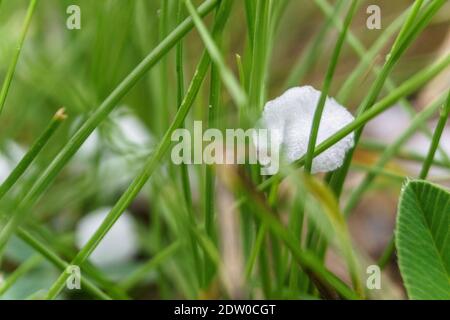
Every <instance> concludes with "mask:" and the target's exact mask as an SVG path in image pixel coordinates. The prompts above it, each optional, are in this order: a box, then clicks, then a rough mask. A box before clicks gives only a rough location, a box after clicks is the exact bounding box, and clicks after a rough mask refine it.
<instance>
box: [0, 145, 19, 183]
mask: <svg viewBox="0 0 450 320" xmlns="http://www.w3.org/2000/svg"><path fill="white" fill-rule="evenodd" d="M24 155H25V150H24V149H23V148H22V147H21V146H20V145H19V144H17V143H16V142H14V141H12V140H7V141H6V142H5V143H4V144H3V145H2V148H1V149H0V183H2V182H4V181H5V179H6V178H8V176H9V174H10V173H11V172H12V170H13V169H14V167H15V166H16V165H17V164H18V163H19V161H20V160H21V159H22V157H23V156H24Z"/></svg>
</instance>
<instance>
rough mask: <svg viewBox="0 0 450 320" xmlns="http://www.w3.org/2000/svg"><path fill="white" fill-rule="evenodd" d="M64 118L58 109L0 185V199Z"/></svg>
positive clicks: (61, 111) (62, 112)
mask: <svg viewBox="0 0 450 320" xmlns="http://www.w3.org/2000/svg"><path fill="white" fill-rule="evenodd" d="M66 118H67V116H66V115H65V114H64V109H60V110H58V112H56V114H55V115H54V116H53V118H52V119H51V121H50V123H49V125H48V126H47V128H46V129H45V130H44V132H42V134H41V135H40V136H39V137H38V138H37V139H36V141H35V142H34V144H33V145H32V146H31V148H30V150H28V152H27V153H26V154H25V156H24V157H23V158H22V159H21V160H20V161H19V163H18V164H17V166H16V167H15V168H14V170H13V171H12V172H11V173H10V175H9V176H8V177H7V178H6V180H5V181H4V182H3V183H2V184H1V185H0V200H1V199H2V198H3V196H4V195H5V194H6V193H7V192H8V191H9V190H10V189H11V188H12V187H13V186H14V184H15V183H16V182H17V180H18V179H19V178H20V177H21V176H22V175H23V174H24V173H25V171H26V170H27V169H28V167H29V166H30V164H31V163H32V162H33V160H34V159H35V158H36V157H37V155H38V154H39V153H40V152H41V150H42V148H44V146H45V145H46V144H47V142H48V141H49V140H50V138H51V137H52V136H53V134H54V133H55V132H56V130H57V129H58V128H59V126H60V125H61V123H62V122H63V121H64V120H65V119H66Z"/></svg>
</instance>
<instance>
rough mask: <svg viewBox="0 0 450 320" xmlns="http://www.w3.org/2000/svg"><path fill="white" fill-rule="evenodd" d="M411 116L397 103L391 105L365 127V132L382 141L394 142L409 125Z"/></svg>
mask: <svg viewBox="0 0 450 320" xmlns="http://www.w3.org/2000/svg"><path fill="white" fill-rule="evenodd" d="M410 123H411V116H410V115H409V114H408V112H407V111H406V110H405V108H404V107H402V106H401V105H399V104H396V105H394V106H392V107H391V108H389V109H387V110H386V111H384V112H383V113H381V114H380V115H378V116H376V117H375V118H374V119H372V120H371V121H369V123H367V125H366V127H365V130H364V131H365V134H367V135H369V136H370V137H373V138H375V139H376V140H379V141H380V142H384V143H392V142H394V141H395V140H396V139H397V138H398V137H399V136H400V135H401V134H402V133H403V132H404V131H405V130H406V129H407V128H408V127H409V125H410Z"/></svg>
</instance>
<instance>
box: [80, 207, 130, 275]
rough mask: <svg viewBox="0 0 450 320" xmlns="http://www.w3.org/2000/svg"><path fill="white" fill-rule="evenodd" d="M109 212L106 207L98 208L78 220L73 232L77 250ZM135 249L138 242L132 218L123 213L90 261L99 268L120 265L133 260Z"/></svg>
mask: <svg viewBox="0 0 450 320" xmlns="http://www.w3.org/2000/svg"><path fill="white" fill-rule="evenodd" d="M110 210H111V208H108V207H104V208H100V209H97V210H95V211H93V212H91V213H89V214H87V215H86V216H84V217H83V218H82V219H81V220H80V222H79V223H78V225H77V228H76V232H75V236H76V243H77V246H78V247H79V248H81V247H82V246H84V245H85V244H86V243H87V242H88V240H89V239H90V237H91V236H92V235H93V234H94V232H95V231H96V230H97V228H98V227H99V226H100V224H101V223H102V222H103V220H104V219H105V218H106V215H107V214H108V213H109V212H110ZM137 248H138V240H137V235H136V228H135V225H134V221H133V218H132V216H131V215H130V214H128V213H127V212H124V213H123V214H122V215H121V217H120V218H119V219H118V220H117V221H116V223H115V224H114V226H113V227H112V228H111V230H109V232H108V233H107V234H106V236H105V237H104V238H103V240H102V241H101V242H100V244H99V245H98V247H97V248H96V249H95V250H94V252H93V253H92V254H91V256H90V259H91V261H92V262H93V263H95V264H97V265H99V266H110V265H117V264H122V263H125V262H127V261H129V260H131V259H132V258H133V256H134V255H135V254H136V253H137Z"/></svg>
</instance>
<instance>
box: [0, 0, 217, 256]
mask: <svg viewBox="0 0 450 320" xmlns="http://www.w3.org/2000/svg"><path fill="white" fill-rule="evenodd" d="M216 5H217V0H206V1H205V2H204V3H203V4H202V5H201V7H200V8H199V10H198V12H199V15H201V16H204V15H206V14H207V13H208V12H210V11H211V10H213V9H214V8H215V6H216ZM192 28H193V22H192V19H191V18H187V19H186V20H184V21H183V23H181V24H180V25H179V26H178V27H177V28H176V29H175V30H174V31H173V32H171V33H170V34H169V35H168V36H167V37H166V38H165V39H164V40H163V41H162V42H161V43H160V44H159V45H158V46H157V47H156V48H155V49H154V50H153V51H152V52H150V54H149V55H148V56H147V57H146V58H145V59H144V60H143V61H142V62H141V63H140V64H139V65H138V66H137V67H136V68H135V69H134V70H133V71H132V72H131V73H130V74H128V76H127V77H126V78H125V79H124V80H123V81H122V82H121V83H120V84H119V85H118V86H117V87H116V89H114V91H113V92H112V93H111V94H110V95H109V96H108V97H107V98H106V100H105V101H104V102H103V103H102V104H101V105H100V107H99V108H98V109H97V110H96V111H95V112H94V114H93V115H92V116H91V117H89V119H88V120H87V121H86V122H85V123H84V124H83V125H82V126H81V128H80V129H79V130H78V131H77V132H76V133H75V135H74V136H73V137H72V138H71V139H70V140H69V141H68V142H67V143H66V145H65V146H64V148H63V149H62V150H61V151H60V152H59V154H58V155H57V156H56V157H55V159H54V160H53V161H52V163H51V164H50V165H49V167H48V168H47V169H46V170H45V171H44V172H43V173H42V174H41V176H40V177H39V178H38V179H37V181H36V182H35V184H34V185H33V186H32V187H31V188H30V190H29V192H28V193H27V195H26V197H25V198H24V199H22V201H21V202H20V203H19V205H18V208H17V210H16V211H15V213H14V215H13V217H11V219H10V221H9V222H8V224H7V226H6V227H5V228H4V229H3V230H2V232H1V233H0V250H1V248H3V247H4V245H5V244H6V241H7V240H8V239H9V237H10V236H11V234H12V233H13V232H14V229H15V228H16V226H17V225H18V224H20V221H21V220H22V219H23V217H24V215H25V214H26V212H27V211H28V210H29V208H31V207H32V206H33V205H34V203H35V202H36V201H37V200H38V199H39V198H40V196H41V195H42V194H43V193H44V192H45V190H46V189H47V188H48V187H49V186H50V184H51V183H52V181H53V180H54V179H55V178H56V176H57V174H58V173H59V172H60V171H61V170H62V169H63V168H64V166H65V165H66V164H67V163H68V162H69V160H70V159H71V158H72V157H73V155H74V154H75V152H76V151H77V150H78V149H79V148H80V147H81V145H82V144H83V142H84V141H85V140H86V139H87V138H88V137H89V135H90V134H91V133H92V131H94V129H95V128H96V127H97V126H98V125H99V124H100V122H102V121H103V120H104V119H105V118H106V117H107V116H108V114H109V113H110V112H111V111H112V110H113V109H114V108H115V107H116V105H117V103H118V102H119V101H120V99H121V98H122V97H123V96H124V95H125V94H126V93H127V92H128V91H129V90H131V88H132V87H133V86H134V85H135V84H136V83H137V82H138V80H139V79H141V78H142V77H143V76H144V75H145V73H146V72H147V71H148V70H149V69H150V68H152V67H153V66H154V65H155V64H156V63H157V62H158V61H159V60H160V59H161V57H163V56H164V55H165V54H167V52H169V50H170V49H171V48H172V47H173V46H175V44H176V43H177V42H178V41H179V40H180V39H181V38H182V37H183V36H184V35H186V34H187V33H188V32H189V30H191V29H192ZM179 125H181V123H180V124H178V126H179Z"/></svg>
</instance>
